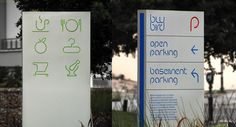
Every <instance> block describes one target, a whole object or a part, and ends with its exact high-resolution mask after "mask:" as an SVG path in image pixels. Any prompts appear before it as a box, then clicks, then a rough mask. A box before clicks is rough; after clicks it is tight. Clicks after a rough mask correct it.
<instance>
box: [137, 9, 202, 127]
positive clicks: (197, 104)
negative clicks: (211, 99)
mask: <svg viewBox="0 0 236 127" xmlns="http://www.w3.org/2000/svg"><path fill="white" fill-rule="evenodd" d="M138 35H139V36H138V37H139V39H138V45H139V67H138V68H139V77H138V79H139V81H138V82H139V107H140V108H139V126H140V127H144V125H145V124H148V125H149V126H151V127H155V126H160V125H161V126H171V127H177V126H182V125H183V126H188V125H190V124H191V125H193V126H203V123H204V120H203V116H204V112H203V111H204V80H203V76H204V75H203V67H204V65H203V64H204V13H203V12H194V11H168V10H165V11H164V10H140V11H139V12H138ZM195 124H196V125H195Z"/></svg>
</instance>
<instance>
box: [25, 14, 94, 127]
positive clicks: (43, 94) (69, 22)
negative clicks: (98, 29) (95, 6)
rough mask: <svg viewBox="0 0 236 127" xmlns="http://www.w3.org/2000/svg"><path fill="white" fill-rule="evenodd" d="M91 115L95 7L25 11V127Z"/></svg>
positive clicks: (77, 121)
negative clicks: (92, 27)
mask: <svg viewBox="0 0 236 127" xmlns="http://www.w3.org/2000/svg"><path fill="white" fill-rule="evenodd" d="M89 119H90V12H23V127H80V126H81V123H83V124H84V125H87V124H88V122H89Z"/></svg>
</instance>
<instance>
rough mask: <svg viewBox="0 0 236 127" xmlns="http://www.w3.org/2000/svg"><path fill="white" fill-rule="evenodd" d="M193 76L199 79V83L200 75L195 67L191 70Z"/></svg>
mask: <svg viewBox="0 0 236 127" xmlns="http://www.w3.org/2000/svg"><path fill="white" fill-rule="evenodd" d="M191 74H192V76H193V78H196V79H197V83H199V75H198V73H197V72H196V70H195V68H194V69H193V71H192V72H191Z"/></svg>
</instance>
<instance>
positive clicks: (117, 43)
mask: <svg viewBox="0 0 236 127" xmlns="http://www.w3.org/2000/svg"><path fill="white" fill-rule="evenodd" d="M111 5H112V8H113V9H112V27H113V29H112V41H113V50H114V53H115V54H117V55H119V53H120V52H125V53H126V54H129V53H133V55H134V53H135V51H136V47H137V37H136V36H134V35H135V34H136V33H137V10H139V9H155V10H184V11H204V13H205V55H204V57H205V61H206V62H207V63H208V64H209V65H210V66H209V67H211V62H210V56H213V57H222V56H224V63H225V64H226V65H231V66H232V67H233V69H234V70H236V60H235V58H236V43H235V41H236V36H235V35H236V29H235V27H236V1H235V0H224V1H222V0H214V1H212V0H115V1H112V3H111ZM136 35H137V34H136Z"/></svg>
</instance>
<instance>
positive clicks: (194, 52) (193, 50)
mask: <svg viewBox="0 0 236 127" xmlns="http://www.w3.org/2000/svg"><path fill="white" fill-rule="evenodd" d="M191 51H192V53H193V54H194V55H195V54H196V52H197V51H198V49H197V48H196V47H195V45H194V46H193V47H192V48H191Z"/></svg>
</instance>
